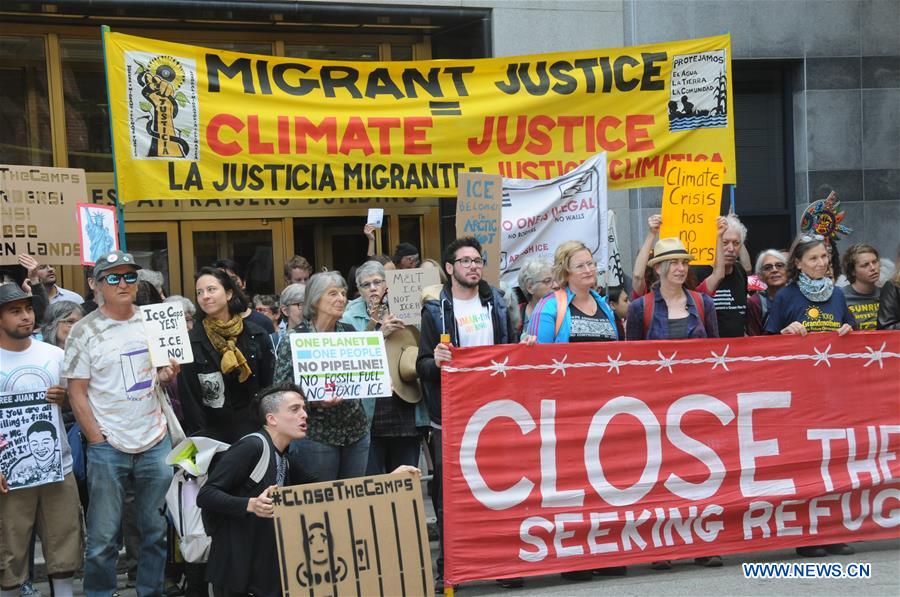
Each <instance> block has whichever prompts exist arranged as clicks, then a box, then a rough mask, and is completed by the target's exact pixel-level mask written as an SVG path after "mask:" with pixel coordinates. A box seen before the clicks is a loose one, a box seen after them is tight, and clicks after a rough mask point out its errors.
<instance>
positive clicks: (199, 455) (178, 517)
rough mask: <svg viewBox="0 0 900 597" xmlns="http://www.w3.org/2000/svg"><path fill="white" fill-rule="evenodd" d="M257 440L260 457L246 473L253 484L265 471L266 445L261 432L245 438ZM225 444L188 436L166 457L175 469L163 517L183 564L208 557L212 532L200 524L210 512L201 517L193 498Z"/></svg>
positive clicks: (267, 464) (208, 517)
mask: <svg viewBox="0 0 900 597" xmlns="http://www.w3.org/2000/svg"><path fill="white" fill-rule="evenodd" d="M251 436H253V437H257V438H259V440H260V441H261V442H262V444H263V451H262V455H260V457H259V461H258V462H257V463H256V466H255V467H254V468H253V470H252V471H251V472H250V479H249V481H248V483H249V482H252V483H253V484H254V485H255V484H257V483H259V482H260V481H262V478H263V476H265V474H266V470H268V468H269V455H270V451H269V442H268V441H266V438H264V437H263V436H262V434H261V433H258V432H257V433H251V434H250V435H247V436H245V437H251ZM230 447H231V446H229V445H228V444H226V443H224V442H220V441H216V440H214V439H210V438H208V437H188V438H186V439H185V440H183V441H182V442H181V443H179V444H178V445H177V446H176V447H175V448H174V449H173V450H172V451H171V452H169V455H168V456H167V457H166V464H171V465H174V466H175V467H176V471H175V476H174V477H173V478H172V482H171V483H169V489H168V491H166V515H167V516H168V518H169V522H171V523H172V526H173V527H174V528H175V533H176V534H177V535H178V538H179V549H180V550H181V555H182V556H183V557H184V561H185V562H188V563H192V564H193V563H202V562H205V561H206V560H207V559H208V558H209V548H210V546H211V545H212V538H211V537H210V535H211V534H212V531H213V529H212V528H210V529H209V533H207V528H206V527H207V526H211V525H205V524H204V518H206V519H207V520H206V522H207V523H209V522H210V520H211V519H210V516H209V514H210V513H206V514H205V515H204V514H203V512H202V511H201V509H200V507H199V506H198V505H197V495H199V493H200V489H201V488H202V487H203V485H205V484H206V481H207V479H208V478H209V469H210V468H211V466H210V465H211V464H212V462H213V458H214V457H215V456H216V455H217V454H219V453H221V452H224V451H225V450H227V449H228V448H230Z"/></svg>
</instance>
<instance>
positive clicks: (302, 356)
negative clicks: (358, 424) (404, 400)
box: [290, 332, 392, 400]
mask: <svg viewBox="0 0 900 597" xmlns="http://www.w3.org/2000/svg"><path fill="white" fill-rule="evenodd" d="M290 342H291V357H292V359H293V361H294V382H295V383H296V384H297V385H299V386H300V387H301V388H302V389H303V394H304V396H306V399H307V400H326V399H331V398H343V399H345V400H346V399H356V398H377V397H380V396H390V395H391V392H392V391H391V375H390V372H389V371H388V364H387V355H386V353H385V350H384V336H383V335H382V334H381V332H347V333H323V334H291V335H290Z"/></svg>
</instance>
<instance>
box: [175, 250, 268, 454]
mask: <svg viewBox="0 0 900 597" xmlns="http://www.w3.org/2000/svg"><path fill="white" fill-rule="evenodd" d="M194 280H195V281H196V286H197V304H198V306H199V307H200V309H199V312H198V314H197V315H198V321H197V323H196V324H195V325H194V329H192V330H191V333H190V338H191V349H192V350H193V352H194V362H193V363H188V364H185V365H182V367H181V374H180V375H179V378H178V391H179V396H180V397H181V403H182V409H183V411H184V419H185V421H184V428H185V431H186V432H187V433H193V434H198V435H203V436H204V437H211V438H213V439H217V440H220V441H223V442H227V443H234V442H236V441H237V440H239V439H240V438H242V437H243V436H245V435H247V434H248V433H253V432H254V431H256V430H257V427H256V426H255V425H254V424H253V417H251V416H250V413H249V407H250V400H251V399H252V398H253V395H254V394H255V393H256V392H257V391H258V390H259V389H260V388H264V387H266V386H268V385H270V384H271V383H272V371H273V368H274V360H275V359H274V355H273V354H272V349H271V343H270V342H269V338H268V334H267V333H266V332H265V331H264V330H263V329H262V328H260V327H259V326H257V325H256V324H255V323H253V322H252V321H250V320H248V319H242V318H241V314H242V313H243V312H244V311H246V310H247V305H248V302H247V298H246V297H245V296H244V294H243V292H241V290H240V288H238V287H237V286H236V285H235V283H234V281H232V279H231V278H230V277H228V274H226V273H224V272H223V271H221V270H218V269H215V268H212V267H203V268H200V271H198V272H197V274H196V275H195V276H194Z"/></svg>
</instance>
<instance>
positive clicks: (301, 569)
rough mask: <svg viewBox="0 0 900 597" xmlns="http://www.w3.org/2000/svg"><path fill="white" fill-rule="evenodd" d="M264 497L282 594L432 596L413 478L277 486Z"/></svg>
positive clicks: (422, 521) (421, 514) (422, 518)
mask: <svg viewBox="0 0 900 597" xmlns="http://www.w3.org/2000/svg"><path fill="white" fill-rule="evenodd" d="M271 497H272V502H273V503H274V508H275V537H276V540H277V542H278V552H279V556H278V565H279V569H280V571H281V586H282V591H283V593H284V595H310V596H312V597H315V596H316V595H422V596H424V595H434V581H433V578H432V574H431V550H430V547H429V545H428V532H427V528H426V524H425V508H424V506H423V504H422V486H421V483H420V482H419V480H418V479H417V478H416V477H414V476H413V475H411V474H409V473H403V474H394V475H377V476H372V477H361V478H356V479H344V480H341V481H331V482H327V483H315V484H311V485H296V486H292V487H279V488H277V489H275V490H274V491H273V492H272V496H271Z"/></svg>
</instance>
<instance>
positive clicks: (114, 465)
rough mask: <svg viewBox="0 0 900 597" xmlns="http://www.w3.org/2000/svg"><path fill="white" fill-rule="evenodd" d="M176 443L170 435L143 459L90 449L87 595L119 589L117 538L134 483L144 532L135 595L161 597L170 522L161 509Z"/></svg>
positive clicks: (97, 446) (104, 596)
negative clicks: (130, 484)
mask: <svg viewBox="0 0 900 597" xmlns="http://www.w3.org/2000/svg"><path fill="white" fill-rule="evenodd" d="M171 449H172V443H171V442H170V441H169V437H168V436H166V437H164V438H163V439H162V441H160V442H159V443H158V444H156V445H155V446H153V447H152V448H150V449H149V450H147V451H146V452H142V453H140V454H127V453H125V452H120V451H118V450H116V449H115V448H113V447H112V446H110V445H109V444H108V443H107V442H100V443H99V444H91V445H89V446H88V447H87V462H88V465H87V482H88V492H89V494H90V505H89V507H88V514H87V547H86V550H85V557H84V592H85V594H86V595H87V596H88V597H101V596H102V597H109V596H110V595H112V593H113V591H115V590H116V558H117V556H118V551H119V549H118V548H119V542H118V535H119V529H120V528H121V524H122V509H123V505H124V502H125V484H126V482H127V479H128V476H129V475H131V476H132V478H133V479H134V493H135V510H136V512H135V515H136V517H137V527H138V531H139V533H140V554H139V555H138V570H137V583H136V590H137V594H138V595H139V596H141V597H144V596H149V595H162V594H163V589H164V580H163V578H164V572H165V565H166V519H165V518H164V517H163V514H162V508H163V505H164V504H165V501H166V491H167V490H168V489H169V483H170V482H171V481H172V467H171V466H169V465H167V464H166V462H165V459H166V454H168V453H169V451H170V450H171Z"/></svg>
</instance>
